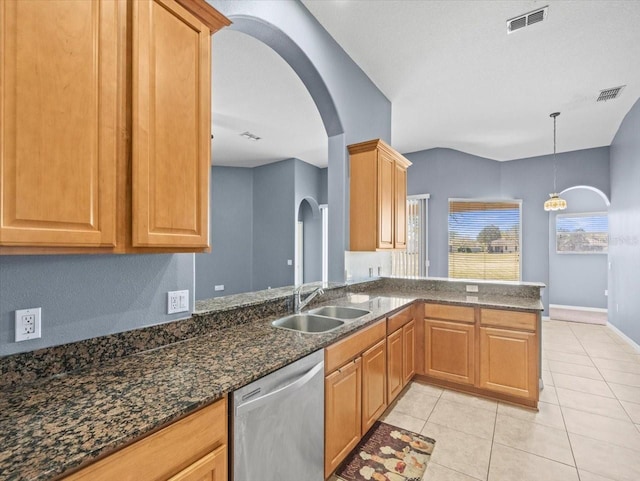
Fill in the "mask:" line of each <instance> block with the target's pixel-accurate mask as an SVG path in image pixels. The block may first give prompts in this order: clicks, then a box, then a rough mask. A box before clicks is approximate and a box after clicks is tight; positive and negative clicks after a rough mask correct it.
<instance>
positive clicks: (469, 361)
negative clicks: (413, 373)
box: [424, 319, 475, 384]
mask: <svg viewBox="0 0 640 481" xmlns="http://www.w3.org/2000/svg"><path fill="white" fill-rule="evenodd" d="M424 322H425V329H424V330H425V351H426V352H425V373H426V375H427V376H433V377H437V378H440V379H444V380H447V381H454V382H459V383H464V384H473V383H474V378H475V375H474V352H475V349H474V345H475V344H474V328H475V326H474V325H469V324H463V323H457V322H445V321H435V320H431V319H425V321H424Z"/></svg>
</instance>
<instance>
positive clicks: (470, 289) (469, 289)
mask: <svg viewBox="0 0 640 481" xmlns="http://www.w3.org/2000/svg"><path fill="white" fill-rule="evenodd" d="M467 292H478V286H474V285H471V284H468V285H467Z"/></svg>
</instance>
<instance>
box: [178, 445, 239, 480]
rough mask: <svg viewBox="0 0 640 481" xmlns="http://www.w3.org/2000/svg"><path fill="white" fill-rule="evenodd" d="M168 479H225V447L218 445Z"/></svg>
mask: <svg viewBox="0 0 640 481" xmlns="http://www.w3.org/2000/svg"><path fill="white" fill-rule="evenodd" d="M169 481H227V447H226V446H220V447H219V448H218V449H216V450H215V451H214V452H212V453H211V454H207V455H206V456H205V457H204V458H202V459H201V460H200V461H196V462H195V463H193V464H192V465H191V466H189V467H188V468H186V469H183V470H182V471H180V472H179V473H178V474H176V475H175V476H173V477H171V478H170V479H169Z"/></svg>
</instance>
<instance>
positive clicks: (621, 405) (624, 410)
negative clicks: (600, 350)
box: [554, 329, 633, 433]
mask: <svg viewBox="0 0 640 481" xmlns="http://www.w3.org/2000/svg"><path fill="white" fill-rule="evenodd" d="M572 330H573V329H572ZM605 333H606V331H605ZM574 334H575V333H574ZM576 337H577V336H576ZM578 342H579V343H580V345H581V346H582V348H583V349H584V350H585V352H586V353H587V356H589V360H590V361H591V362H592V363H593V365H594V367H595V369H596V371H598V374H600V376H601V377H602V380H603V381H604V383H605V384H606V385H607V388H608V389H609V391H611V392H612V393H613V395H614V396H615V400H616V401H617V402H618V404H619V405H620V407H621V408H622V412H624V413H625V414H626V415H627V418H628V420H629V421H630V422H632V423H633V420H632V419H631V416H630V415H629V413H628V412H627V410H626V409H625V408H624V405H623V404H622V403H621V402H620V399H619V398H618V396H617V395H616V393H615V391H614V390H613V389H611V386H609V381H607V380H606V379H605V377H604V375H603V374H602V371H600V368H599V367H598V366H596V365H595V363H594V362H593V358H592V357H591V354H589V351H587V350H586V349H585V348H584V344H582V341H580V339H578ZM578 377H579V376H578ZM554 383H555V381H554ZM594 396H597V394H594ZM600 397H604V396H600ZM558 402H560V397H558ZM560 411H562V406H560ZM562 417H563V419H564V413H562ZM607 417H609V416H607ZM614 419H615V418H614ZM568 432H569V430H567V433H568Z"/></svg>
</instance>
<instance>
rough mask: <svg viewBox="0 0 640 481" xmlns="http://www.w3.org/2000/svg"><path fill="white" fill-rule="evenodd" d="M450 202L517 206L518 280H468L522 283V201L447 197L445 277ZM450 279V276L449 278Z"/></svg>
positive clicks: (448, 252)
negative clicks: (493, 203) (518, 218)
mask: <svg viewBox="0 0 640 481" xmlns="http://www.w3.org/2000/svg"><path fill="white" fill-rule="evenodd" d="M451 202H468V203H471V202H477V203H492V202H495V203H501V204H504V203H507V202H508V203H513V204H517V205H518V215H519V217H520V222H518V251H519V255H520V258H519V261H518V279H517V280H511V281H504V280H501V279H468V280H474V281H489V282H491V281H493V282H522V264H523V257H524V256H523V252H524V246H523V239H522V220H523V212H522V199H505V198H502V199H501V198H496V197H488V198H481V197H476V198H461V197H449V198H448V199H447V244H446V245H447V276H449V261H450V259H449V254H450V253H451V252H450V250H449V240H450V230H451V229H450V227H451V226H450V224H449V216H450V215H451ZM449 277H450V276H449ZM450 278H451V279H463V278H461V277H450Z"/></svg>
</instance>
